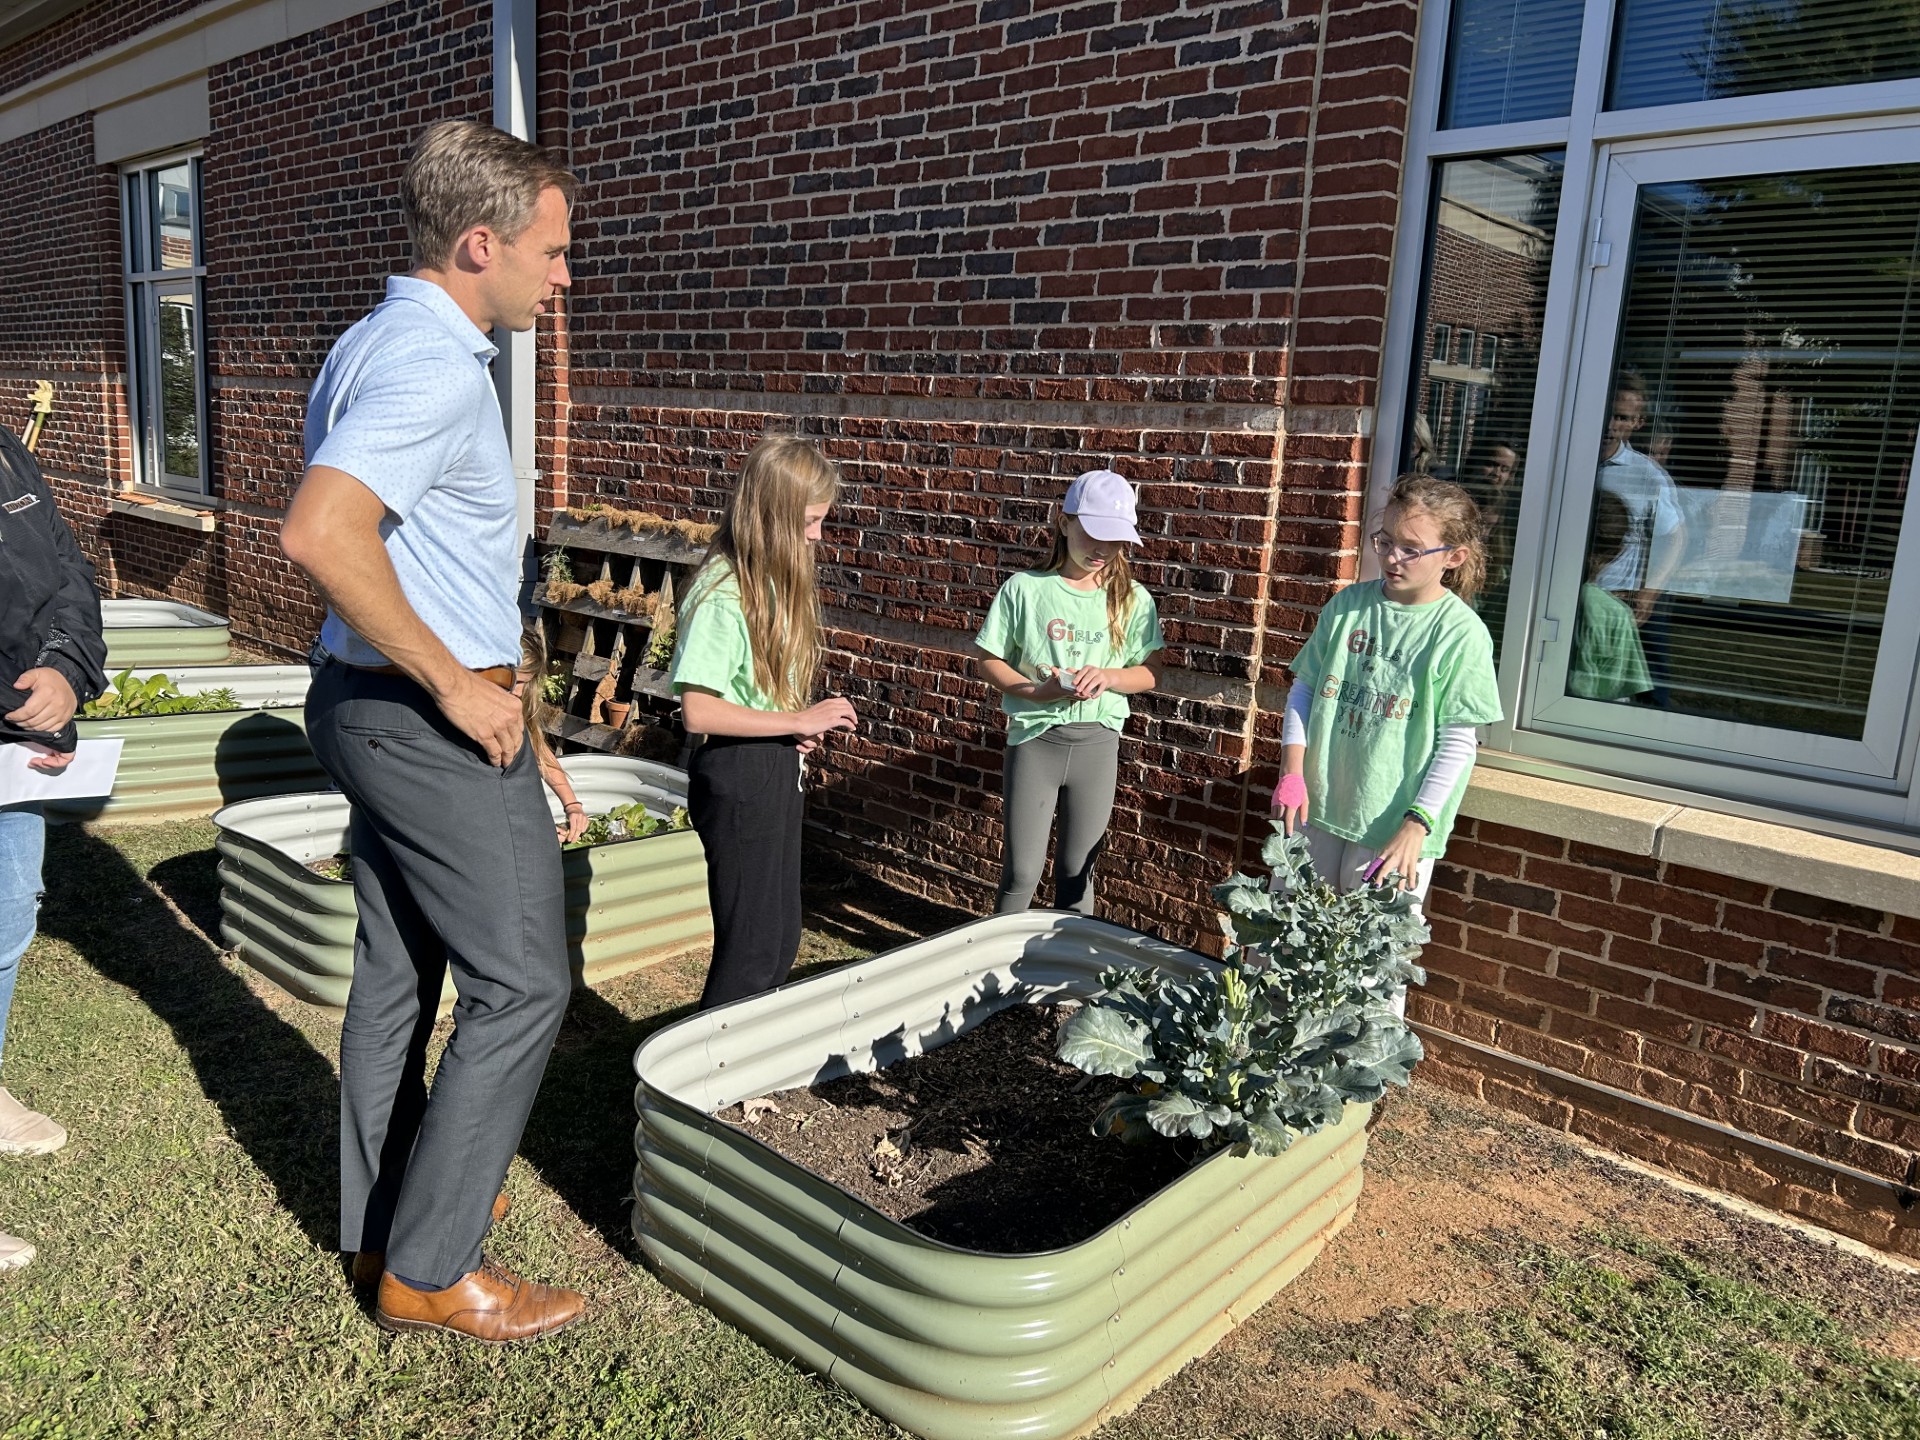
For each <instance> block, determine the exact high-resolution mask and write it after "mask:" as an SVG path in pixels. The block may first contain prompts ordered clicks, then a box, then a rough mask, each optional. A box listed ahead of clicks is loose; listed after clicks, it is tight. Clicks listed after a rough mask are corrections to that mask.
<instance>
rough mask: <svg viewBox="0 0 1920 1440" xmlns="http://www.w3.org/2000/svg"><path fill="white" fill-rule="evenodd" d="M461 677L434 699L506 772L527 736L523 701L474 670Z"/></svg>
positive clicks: (457, 725)
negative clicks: (522, 707)
mask: <svg viewBox="0 0 1920 1440" xmlns="http://www.w3.org/2000/svg"><path fill="white" fill-rule="evenodd" d="M458 677H459V678H457V679H455V680H454V681H453V684H452V687H451V688H450V689H448V690H447V691H446V693H445V694H436V695H435V696H434V700H435V702H436V703H437V704H438V705H439V706H440V713H441V714H443V715H445V716H446V717H447V719H449V720H451V721H452V722H453V724H454V727H455V728H456V729H458V730H459V731H460V733H461V734H463V735H465V736H467V737H468V738H469V739H471V740H472V741H473V742H474V743H475V744H476V745H478V746H479V747H480V748H481V749H482V750H484V751H485V752H486V755H487V759H488V760H489V761H490V762H491V763H493V764H495V765H498V766H500V767H501V768H502V769H505V768H506V767H507V766H509V765H511V764H512V763H513V759H514V757H515V756H516V755H518V754H519V753H520V742H521V741H522V740H523V739H524V738H525V736H526V728H527V727H526V717H525V716H523V715H522V714H521V713H520V702H519V701H518V700H516V699H515V698H514V696H513V692H512V691H510V690H502V689H501V688H500V687H499V686H498V685H496V684H494V683H493V682H492V681H491V680H483V679H482V678H481V677H480V676H478V675H476V674H474V673H473V671H471V670H462V671H459V672H458Z"/></svg>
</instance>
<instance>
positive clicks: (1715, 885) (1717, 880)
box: [1661, 865, 1767, 905]
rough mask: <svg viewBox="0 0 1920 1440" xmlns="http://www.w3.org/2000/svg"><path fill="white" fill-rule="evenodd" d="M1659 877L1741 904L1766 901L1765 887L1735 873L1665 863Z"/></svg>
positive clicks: (1668, 881)
mask: <svg viewBox="0 0 1920 1440" xmlns="http://www.w3.org/2000/svg"><path fill="white" fill-rule="evenodd" d="M1661 878H1662V879H1663V880H1664V881H1666V883H1667V884H1669V885H1674V886H1677V887H1679V888H1680V889H1682V890H1700V891H1704V892H1705V893H1706V894H1708V895H1719V896H1722V897H1724V898H1725V899H1728V900H1738V901H1740V902H1741V903H1742V904H1743V905H1761V904H1764V903H1766V898H1767V887H1766V886H1765V885H1760V884H1757V883H1755V882H1754V881H1752V880H1746V879H1743V878H1741V877H1740V876H1737V875H1716V874H1714V873H1713V872H1712V871H1711V870H1695V869H1694V868H1693V867H1692V866H1689V865H1666V866H1664V867H1663V873H1662V875H1661Z"/></svg>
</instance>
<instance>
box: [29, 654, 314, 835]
mask: <svg viewBox="0 0 1920 1440" xmlns="http://www.w3.org/2000/svg"><path fill="white" fill-rule="evenodd" d="M133 673H134V676H135V678H136V679H146V678H147V677H148V676H150V675H165V676H166V677H167V678H168V679H169V680H171V681H172V682H173V683H174V684H175V685H176V686H178V687H179V689H180V692H181V693H182V694H183V695H198V694H201V693H203V692H204V691H208V690H218V689H220V688H222V687H225V688H228V689H231V690H232V691H233V692H234V694H235V696H236V698H237V699H238V701H239V703H240V706H241V708H240V709H238V710H203V711H196V712H193V713H190V714H186V715H144V716H137V717H135V718H133V719H130V720H81V721H80V722H79V730H80V738H81V739H82V740H111V739H121V740H124V741H125V742H126V745H125V747H124V748H123V749H122V750H121V752H120V772H119V774H118V775H117V776H116V777H115V779H114V783H113V794H112V795H111V796H109V797H108V798H107V799H105V800H97V799H96V800H50V801H48V802H47V805H46V812H47V814H48V815H50V816H56V817H58V818H60V819H63V820H98V821H101V822H103V823H107V824H150V823H152V822H153V821H156V820H183V819H187V818H190V817H195V816H201V815H211V814H212V813H213V812H214V811H215V810H218V809H219V808H220V807H221V806H222V805H226V804H230V803H231V802H233V801H235V800H251V799H253V798H255V797H256V796H260V795H284V794H287V793H288V792H290V791H297V790H311V789H314V788H315V787H316V786H320V785H325V784H326V783H327V776H326V772H325V771H324V770H322V769H321V768H320V762H319V761H318V760H316V759H314V757H313V750H312V747H310V746H309V745H308V744H307V722H306V703H307V682H308V680H309V678H310V676H309V673H308V670H307V667H306V666H305V665H207V666H195V667H187V668H175V667H169V666H155V667H151V668H148V669H145V670H135V671H134V672H133Z"/></svg>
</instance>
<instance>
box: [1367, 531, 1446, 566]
mask: <svg viewBox="0 0 1920 1440" xmlns="http://www.w3.org/2000/svg"><path fill="white" fill-rule="evenodd" d="M1453 548H1454V547H1453V546H1451V545H1429V546H1428V547H1427V548H1426V549H1424V550H1416V549H1414V548H1413V547H1412V546H1411V545H1396V544H1394V543H1393V541H1391V540H1389V539H1388V538H1387V532H1386V531H1384V530H1376V531H1374V532H1373V553H1374V554H1376V555H1378V556H1379V557H1380V558H1381V559H1382V560H1391V561H1392V562H1393V563H1394V564H1396V565H1405V564H1407V563H1408V562H1410V561H1413V560H1418V559H1419V558H1420V557H1421V556H1423V555H1438V554H1439V553H1440V552H1441V551H1442V550H1451V549H1453Z"/></svg>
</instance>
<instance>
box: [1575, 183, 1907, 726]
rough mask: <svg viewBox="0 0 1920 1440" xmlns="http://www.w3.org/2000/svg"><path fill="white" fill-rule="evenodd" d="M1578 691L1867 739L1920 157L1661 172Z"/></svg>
mask: <svg viewBox="0 0 1920 1440" xmlns="http://www.w3.org/2000/svg"><path fill="white" fill-rule="evenodd" d="M1630 266H1631V268H1630V271H1629V274H1628V277H1627V284H1626V292H1625V298H1624V300H1623V304H1622V314H1621V320H1620V332H1619V340H1618V343H1617V347H1616V351H1615V354H1616V366H1615V371H1614V376H1613V394H1612V397H1611V404H1610V407H1609V416H1610V418H1609V421H1608V425H1607V428H1606V435H1605V439H1604V441H1603V443H1602V448H1601V457H1600V468H1599V472H1598V476H1597V484H1596V486H1595V504H1594V512H1593V515H1592V517H1591V519H1590V521H1589V525H1588V535H1587V541H1586V547H1585V548H1586V562H1585V567H1584V574H1583V577H1582V578H1583V580H1584V581H1585V582H1586V583H1584V584H1583V586H1582V588H1581V592H1580V596H1581V598H1580V603H1579V608H1578V619H1577V623H1576V626H1575V631H1574V640H1573V656H1572V660H1571V664H1570V669H1569V676H1568V682H1567V689H1568V693H1570V694H1573V695H1579V696H1584V697H1586V698H1589V699H1596V700H1610V701H1615V702H1618V703H1622V704H1639V705H1650V706H1656V707H1661V708H1665V709H1669V710H1672V711H1674V712H1677V713H1682V714H1687V715H1699V716H1708V717H1712V718H1717V719H1723V720H1732V721H1739V722H1744V723H1747V724H1754V725H1765V726H1771V727H1776V728H1781V729H1790V730H1796V731H1802V732H1807V733H1812V734H1818V735H1832V736H1840V737H1844V738H1848V739H1859V738H1861V736H1862V734H1863V732H1864V728H1865V717H1866V709H1867V699H1868V694H1869V691H1870V690H1871V688H1872V685H1873V680H1874V662H1875V659H1876V654H1877V650H1878V647H1879V643H1880V633H1881V628H1882V622H1883V620H1884V618H1885V616H1886V613H1887V604H1888V586H1889V580H1890V576H1891V572H1892V569H1893V564H1894V558H1895V553H1896V551H1897V550H1898V548H1899V544H1900V523H1901V515H1902V512H1903V510H1904V508H1905V505H1906V497H1907V482H1908V476H1909V474H1910V472H1911V469H1912V466H1913V461H1914V451H1915V445H1916V443H1917V442H1920V165H1898V166H1886V167H1879V168H1863V169H1851V170H1830V171H1817V172H1800V173H1792V174H1778V175H1754V176H1742V177H1737V178H1733V179H1725V180H1701V181H1692V182H1684V183H1676V184H1663V185H1653V186H1647V187H1645V188H1643V189H1642V190H1641V191H1640V196H1639V201H1638V204H1637V207H1636V211H1635V217H1634V239H1633V248H1632V258H1631V261H1630Z"/></svg>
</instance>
